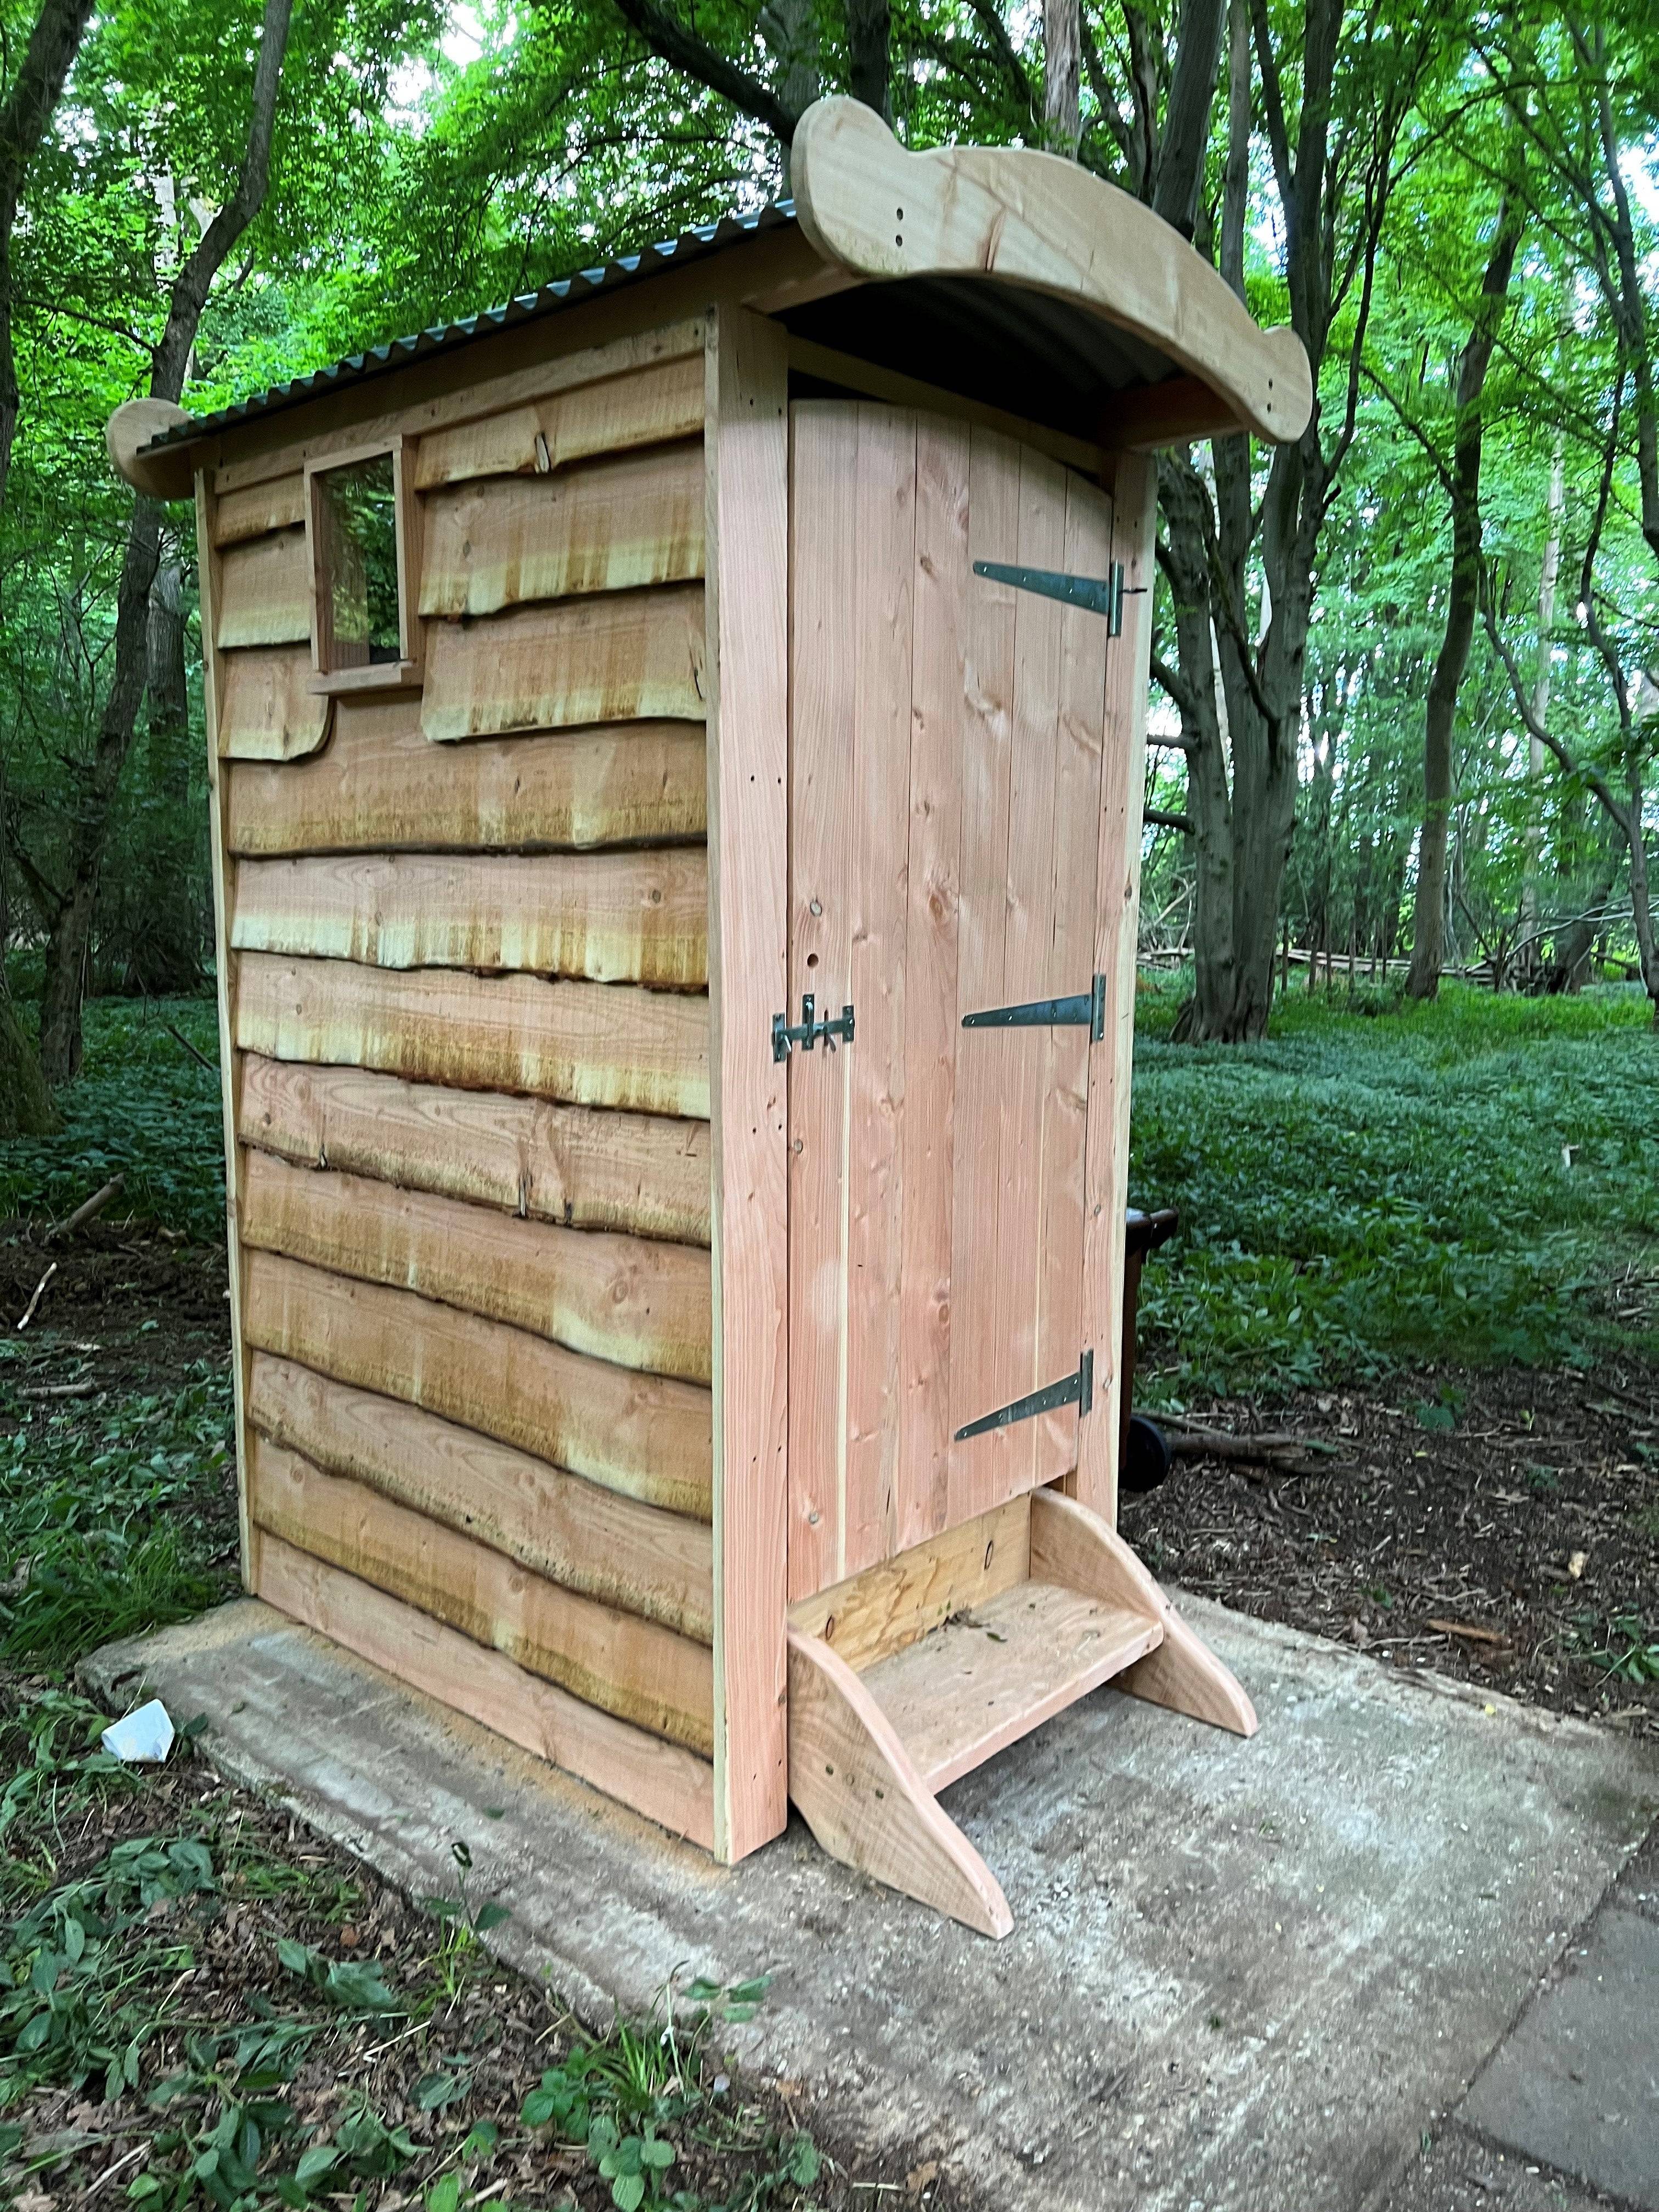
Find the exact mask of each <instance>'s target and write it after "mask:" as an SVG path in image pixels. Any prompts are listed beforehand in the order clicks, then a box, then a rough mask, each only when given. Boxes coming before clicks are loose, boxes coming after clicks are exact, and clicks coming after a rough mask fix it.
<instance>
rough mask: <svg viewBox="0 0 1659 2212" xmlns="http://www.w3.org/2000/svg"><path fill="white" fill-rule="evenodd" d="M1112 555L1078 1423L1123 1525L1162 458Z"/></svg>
mask: <svg viewBox="0 0 1659 2212" xmlns="http://www.w3.org/2000/svg"><path fill="white" fill-rule="evenodd" d="M1109 488H1110V490H1111V494H1112V558H1113V559H1114V560H1115V561H1121V562H1122V563H1123V582H1124V599H1123V634H1122V635H1121V637H1118V638H1115V639H1114V640H1113V641H1112V644H1111V646H1110V647H1109V650H1108V653H1107V656H1106V745H1105V763H1104V772H1103V776H1102V780H1101V793H1100V844H1099V865H1098V867H1097V872H1096V878H1095V884H1096V890H1095V899H1096V920H1095V968H1096V971H1097V973H1098V974H1102V975H1104V976H1105V978H1106V1035H1105V1038H1104V1041H1103V1042H1102V1043H1100V1044H1097V1046H1096V1047H1095V1048H1094V1052H1093V1055H1092V1061H1091V1067H1090V1073H1089V1117H1088V1127H1087V1132H1086V1134H1085V1140H1084V1146H1085V1152H1084V1193H1085V1196H1084V1219H1083V1315H1084V1341H1085V1344H1088V1345H1091V1346H1093V1348H1094V1355H1095V1403H1094V1411H1093V1412H1092V1413H1091V1414H1090V1415H1089V1417H1088V1419H1086V1420H1085V1421H1081V1422H1079V1425H1078V1467H1077V1478H1076V1485H1075V1495H1076V1497H1077V1498H1078V1500H1079V1504H1084V1505H1086V1506H1087V1507H1088V1508H1089V1510H1091V1512H1093V1513H1097V1514H1098V1515H1099V1516H1100V1517H1101V1519H1102V1520H1103V1521H1104V1522H1106V1523H1107V1524H1108V1526H1109V1527H1111V1528H1115V1527H1116V1526H1117V1474H1118V1468H1117V1457H1118V1431H1119V1428H1120V1426H1121V1412H1122V1404H1123V1377H1122V1374H1121V1367H1122V1359H1121V1337H1122V1332H1123V1213H1124V1208H1125V1206H1127V1203H1128V1195H1129V1077H1130V1071H1131V1069H1132V1067H1133V1061H1134V1042H1135V953H1136V949H1137V937H1138V933H1139V919H1140V829H1141V807H1142V805H1143V804H1144V802H1145V799H1146V684H1147V678H1148V671H1149V668H1150V665H1151V660H1152V583H1153V567H1152V533H1153V530H1154V527H1155V526H1156V522H1157V517H1158V463H1157V461H1156V459H1154V458H1153V456H1152V455H1151V454H1147V453H1123V454H1121V455H1119V456H1118V459H1117V461H1116V465H1115V472H1114V475H1113V478H1112V481H1111V483H1110V487H1109Z"/></svg>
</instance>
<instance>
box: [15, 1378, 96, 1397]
mask: <svg viewBox="0 0 1659 2212" xmlns="http://www.w3.org/2000/svg"><path fill="white" fill-rule="evenodd" d="M97 1388H98V1385H97V1384H96V1383H90V1382H88V1383H19V1384H18V1386H17V1395H18V1396H19V1397H20V1398H90V1397H91V1395H92V1394H93V1392H94V1390H95V1389H97Z"/></svg>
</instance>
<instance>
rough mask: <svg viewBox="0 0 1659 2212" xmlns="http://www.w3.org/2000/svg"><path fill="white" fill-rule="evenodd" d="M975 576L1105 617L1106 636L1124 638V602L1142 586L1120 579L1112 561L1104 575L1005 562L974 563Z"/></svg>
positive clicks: (1117, 565) (1116, 564) (1140, 591)
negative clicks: (1060, 601) (1057, 600)
mask: <svg viewBox="0 0 1659 2212" xmlns="http://www.w3.org/2000/svg"><path fill="white" fill-rule="evenodd" d="M974 574H975V575H976V576H985V577H988V578H989V580H990V581H991V582H992V583H994V584H1012V586H1013V587H1014V589H1015V590H1016V591H1017V592H1040V593H1041V595H1042V598H1044V599H1060V600H1062V601H1063V602H1064V603H1065V605H1066V606H1068V607H1082V608H1083V609H1084V610H1085V612H1087V613H1089V614H1091V615H1104V616H1105V617H1106V635H1107V636H1108V637H1121V636H1122V635H1123V602H1124V600H1125V599H1139V598H1140V597H1141V596H1142V595H1143V594H1144V593H1145V592H1146V586H1145V584H1128V585H1126V584H1125V583H1124V580H1123V563H1122V562H1121V561H1114V562H1113V563H1112V565H1111V567H1110V568H1109V570H1108V571H1107V573H1106V574H1105V575H1103V576H1073V575H1068V574H1066V571H1065V570H1064V569H1063V568H1017V567H1015V566H1014V565H1013V564H1012V563H1011V562H1007V561H975V563H974Z"/></svg>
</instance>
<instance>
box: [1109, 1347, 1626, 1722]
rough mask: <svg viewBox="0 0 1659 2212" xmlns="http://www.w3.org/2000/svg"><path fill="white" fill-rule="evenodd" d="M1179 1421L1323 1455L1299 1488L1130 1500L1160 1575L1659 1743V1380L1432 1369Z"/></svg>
mask: <svg viewBox="0 0 1659 2212" xmlns="http://www.w3.org/2000/svg"><path fill="white" fill-rule="evenodd" d="M1189 1411H1190V1413H1192V1414H1193V1415H1194V1417H1195V1418H1197V1419H1201V1420H1203V1421H1204V1422H1206V1423H1207V1424H1209V1425H1212V1426H1213V1427H1215V1428H1217V1429H1220V1430H1225V1431H1232V1432H1234V1433H1236V1434H1249V1433H1251V1432H1256V1433H1261V1432H1263V1431H1272V1432H1273V1433H1275V1434H1284V1433H1286V1432H1288V1433H1290V1434H1292V1435H1294V1436H1296V1437H1298V1438H1307V1439H1310V1440H1311V1441H1313V1442H1314V1443H1318V1444H1323V1445H1326V1446H1330V1447H1334V1450H1333V1451H1331V1453H1330V1455H1328V1456H1326V1455H1324V1454H1322V1453H1317V1454H1313V1455H1309V1454H1305V1453H1304V1455H1302V1456H1303V1458H1304V1460H1305V1461H1306V1462H1307V1465H1308V1471H1306V1472H1303V1473H1295V1474H1285V1473H1280V1472H1276V1471H1274V1470H1273V1468H1265V1467H1261V1466H1246V1465H1242V1464H1240V1463H1239V1462H1236V1461H1223V1460H1219V1459H1205V1458H1191V1459H1179V1460H1177V1461H1176V1466H1175V1468H1174V1471H1173V1472H1172V1474H1170V1478H1169V1480H1167V1481H1166V1482H1165V1483H1164V1485H1163V1486H1162V1487H1161V1488H1160V1489H1158V1490H1156V1491H1153V1492H1150V1493H1148V1494H1147V1495H1146V1496H1144V1497H1141V1498H1125V1499H1124V1501H1123V1508H1122V1515H1121V1521H1122V1528H1123V1533H1124V1534H1125V1535H1126V1536H1127V1539H1128V1541H1130V1542H1131V1543H1132V1544H1133V1545H1134V1547H1135V1548H1136V1549H1137V1550H1138V1551H1139V1553H1140V1554H1141V1556H1142V1557H1143V1558H1144V1559H1146V1562H1147V1564H1148V1565H1149V1566H1151V1567H1152V1570H1153V1571H1154V1572H1155V1573H1157V1574H1158V1575H1160V1576H1161V1577H1164V1578H1166V1579H1167V1580H1169V1581H1170V1582H1172V1583H1179V1584H1181V1585H1182V1587H1183V1588H1185V1589H1191V1590H1196V1591H1200V1592H1201V1593H1202V1595H1205V1596H1206V1597H1212V1598H1216V1599H1218V1600H1219V1601H1220V1602H1221V1603H1222V1604H1224V1605H1230V1606H1234V1607H1237V1608H1238V1609H1239V1610H1240V1611H1242V1612H1245V1613H1255V1614H1257V1615H1259V1616H1261V1617H1262V1618H1265V1619H1267V1620H1280V1621H1284V1622H1286V1623H1287V1624H1289V1625H1290V1626H1293V1627H1297V1628H1303V1629H1308V1630H1310V1631H1312V1632H1314V1633H1315V1634H1316V1635H1321V1636H1336V1637H1341V1638H1345V1639H1346V1641H1348V1642H1350V1643H1352V1644H1356V1645H1358V1648H1359V1649H1360V1650H1365V1651H1370V1652H1372V1653H1374V1654H1375V1655H1376V1656H1377V1657H1378V1658H1381V1659H1384V1660H1389V1661H1391V1662H1393V1663H1395V1665H1399V1666H1407V1667H1427V1668H1433V1669H1434V1670H1435V1671H1436V1672H1437V1673H1439V1674H1451V1675H1455V1676H1457V1677H1459V1678H1460V1679H1461V1680H1465V1681H1472V1682H1479V1683H1486V1684H1490V1685H1491V1686H1492V1688H1493V1689H1496V1690H1502V1691H1504V1692H1506V1693H1507V1694H1508V1695H1510V1697H1514V1698H1521V1699H1526V1700H1527V1701H1528V1702H1529V1703H1531V1704H1534V1705H1549V1706H1553V1708H1554V1709H1555V1710H1556V1711H1561V1712H1573V1713H1579V1714H1585V1715H1595V1716H1598V1717H1601V1718H1603V1719H1606V1720H1607V1721H1609V1722H1611V1723H1613V1725H1615V1726H1619V1727H1624V1728H1629V1729H1634V1730H1637V1731H1638V1732H1641V1733H1645V1734H1654V1735H1659V1645H1653V1644H1649V1643H1648V1641H1647V1639H1648V1638H1654V1637H1656V1636H1659V1373H1656V1372H1655V1371H1653V1370H1650V1369H1646V1368H1639V1367H1625V1366H1617V1365H1615V1366H1611V1367H1608V1368H1606V1369H1603V1370H1601V1371H1598V1372H1596V1373H1594V1374H1589V1375H1583V1374H1577V1373H1572V1372H1559V1373H1554V1374H1544V1373H1537V1372H1530V1371H1528V1370H1521V1369H1502V1370H1496V1371H1493V1372H1489V1373H1481V1372H1479V1371H1475V1372H1471V1371H1468V1370H1456V1369H1450V1368H1442V1367H1434V1368H1430V1369H1427V1370H1423V1371H1420V1372H1419V1373H1416V1374H1402V1375H1398V1376H1395V1377H1394V1378H1393V1380H1392V1381H1391V1382H1390V1383H1389V1384H1388V1385H1387V1386H1386V1387H1385V1388H1383V1389H1376V1390H1370V1391H1360V1390H1354V1391H1343V1392H1340V1393H1338V1392H1330V1391H1318V1392H1306V1393H1304V1394H1302V1395H1299V1396H1297V1397H1294V1398H1291V1399H1290V1400H1289V1401H1286V1402H1285V1403H1284V1404H1281V1405H1275V1406H1273V1407H1267V1408H1263V1407H1255V1406H1251V1405H1249V1404H1245V1403H1243V1402H1240V1401H1223V1402H1219V1403H1212V1404H1209V1405H1206V1406H1202V1407H1200V1406H1194V1407H1191V1408H1189ZM1175 1430H1176V1423H1175V1422H1174V1421H1171V1423H1170V1432H1171V1433H1174V1432H1175Z"/></svg>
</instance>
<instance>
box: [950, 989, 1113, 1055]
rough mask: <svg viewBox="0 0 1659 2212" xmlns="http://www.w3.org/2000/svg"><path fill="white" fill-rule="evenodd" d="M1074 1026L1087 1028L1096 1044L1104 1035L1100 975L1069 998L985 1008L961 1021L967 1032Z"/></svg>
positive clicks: (1104, 1009)
mask: <svg viewBox="0 0 1659 2212" xmlns="http://www.w3.org/2000/svg"><path fill="white" fill-rule="evenodd" d="M1072 1024H1076V1026H1077V1027H1078V1028H1079V1029H1086V1030H1088V1032H1089V1036H1090V1039H1091V1042H1093V1043H1095V1044H1098V1043H1099V1042H1100V1041H1101V1039H1102V1038H1103V1036H1105V1034H1106V978H1105V977H1104V976H1103V975H1097V976H1096V977H1095V980H1094V981H1093V982H1092V983H1091V985H1090V987H1089V988H1088V989H1087V990H1086V991H1079V992H1076V993H1075V994H1073V996H1072V997H1071V998H1069V999H1028V1000H1026V1001H1025V1003H1024V1006H986V1007H984V1008H982V1009H981V1011H980V1012H978V1013H976V1014H964V1015H963V1018H962V1026H963V1029H965V1030H1047V1029H1065V1028H1067V1027H1069V1026H1071V1025H1072Z"/></svg>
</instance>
